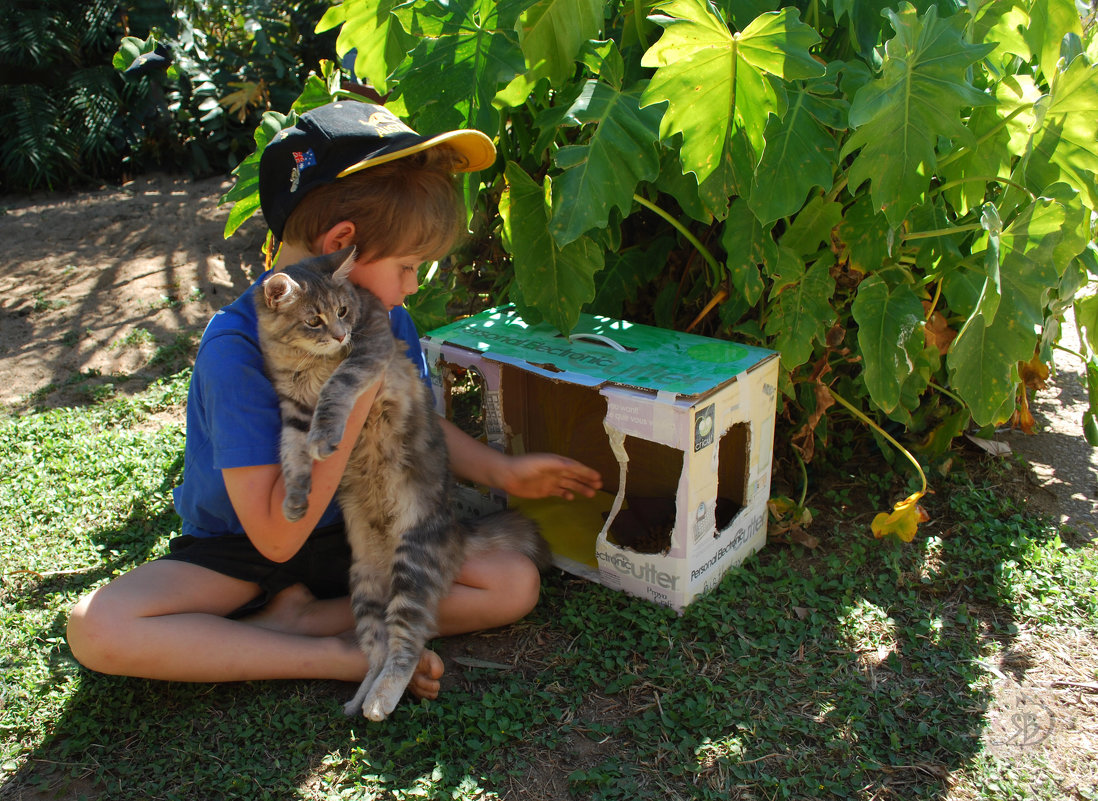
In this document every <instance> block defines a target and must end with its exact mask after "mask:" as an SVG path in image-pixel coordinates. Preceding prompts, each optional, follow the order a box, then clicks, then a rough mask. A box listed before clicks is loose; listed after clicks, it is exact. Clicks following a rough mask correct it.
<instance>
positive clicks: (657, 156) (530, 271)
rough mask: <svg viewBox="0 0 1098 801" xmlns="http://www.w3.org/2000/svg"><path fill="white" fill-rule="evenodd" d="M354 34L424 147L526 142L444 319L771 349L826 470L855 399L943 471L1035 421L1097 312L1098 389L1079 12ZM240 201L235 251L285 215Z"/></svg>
mask: <svg viewBox="0 0 1098 801" xmlns="http://www.w3.org/2000/svg"><path fill="white" fill-rule="evenodd" d="M1084 22H1085V23H1086V29H1085V30H1084ZM337 27H338V29H339V38H338V41H337V51H338V53H339V54H340V55H341V56H343V55H345V54H346V53H348V52H350V51H351V50H357V54H358V56H357V61H356V62H355V68H356V71H357V72H358V73H359V74H360V75H361V76H364V77H365V78H367V79H368V80H369V81H370V82H371V83H372V84H373V85H374V86H375V87H376V88H377V89H378V91H380V92H382V93H387V104H388V105H389V107H390V108H392V109H394V110H395V111H397V112H398V113H400V114H402V115H403V116H405V117H406V118H407V119H408V121H409V122H410V124H411V125H412V126H413V127H414V128H416V129H417V130H419V131H421V132H425V133H433V132H437V131H441V130H443V129H447V128H456V127H475V128H479V129H481V130H483V131H485V132H487V133H488V134H490V135H491V136H493V137H495V138H496V141H497V143H498V146H499V152H500V158H499V160H498V162H497V164H496V166H495V168H494V169H491V170H487V171H485V172H482V173H479V174H477V175H474V176H470V177H468V178H466V179H465V180H466V183H465V193H466V196H467V200H468V201H469V207H470V209H471V221H470V223H471V228H472V231H473V233H474V235H473V236H472V237H471V238H470V240H469V243H468V246H467V247H466V248H465V250H464V251H463V252H461V253H459V254H457V256H456V257H455V260H454V270H453V272H452V273H451V274H450V286H448V287H447V286H443V289H442V291H441V292H438V291H436V292H435V293H429V294H427V295H426V296H425V297H423V298H421V299H420V308H419V309H418V314H419V317H420V320H421V321H425V320H426V321H428V322H429V321H430V320H431V315H432V313H438V314H439V315H440V316H441V312H442V310H443V306H442V305H441V304H440V303H439V297H440V295H444V294H446V293H447V292H448V291H450V290H451V289H453V288H456V287H461V286H468V285H469V283H470V281H469V277H470V276H473V277H474V278H476V277H480V278H482V279H483V280H482V281H481V282H480V283H479V284H477V283H476V282H475V281H474V282H473V284H474V285H475V286H479V288H480V289H481V290H482V293H483V294H482V295H481V296H480V298H479V299H480V300H482V301H485V302H490V303H496V302H503V301H508V300H509V301H511V302H514V303H515V304H516V305H517V306H518V308H519V310H520V311H521V312H522V314H523V316H524V317H525V318H526V319H527V320H530V321H537V320H541V319H544V320H548V321H549V322H551V323H552V324H553V325H555V326H556V327H558V328H559V329H560V330H562V331H564V332H567V331H568V330H569V329H570V328H571V327H572V326H573V325H574V324H575V322H576V320H577V316H578V315H579V313H580V312H581V311H587V312H596V313H601V314H606V315H610V316H615V317H619V316H620V317H625V318H628V319H632V320H637V321H642V322H652V323H655V324H657V325H661V326H665V327H673V328H678V329H692V330H696V331H698V332H700V333H705V334H709V335H715V336H722V337H732V338H736V339H739V340H743V341H749V342H753V343H757V344H761V345H764V346H767V347H771V348H773V349H775V350H778V351H780V352H781V365H782V371H781V389H782V395H783V410H782V411H783V414H784V415H785V417H786V421H787V423H788V424H789V425H790V426H791V430H792V431H793V435H792V444H793V446H794V447H795V448H797V450H798V453H799V455H800V456H802V457H803V458H804V459H805V460H806V461H808V460H811V459H812V458H813V456H814V455H816V452H817V447H816V446H817V443H820V442H826V441H827V439H828V434H829V431H830V430H832V429H833V428H834V425H835V423H833V422H832V420H833V419H834V418H835V414H834V412H830V411H829V409H830V407H831V406H832V404H834V403H835V402H836V399H839V400H846V399H849V403H850V404H852V405H854V406H855V407H860V408H861V409H864V410H866V411H868V412H870V413H871V414H872V415H873V416H874V417H875V419H876V420H878V421H881V422H882V423H884V424H885V426H886V427H892V428H893V429H895V430H905V431H906V432H908V433H909V434H911V435H913V438H915V439H919V440H921V444H922V446H923V447H924V448H925V449H927V450H928V451H930V452H931V453H932V454H933V453H935V452H941V451H942V450H943V449H944V448H945V447H946V446H947V445H948V443H949V442H950V441H951V439H952V438H953V437H954V436H956V435H957V434H958V433H960V432H961V431H962V430H964V429H965V427H966V426H968V425H969V424H970V423H975V425H976V426H990V425H997V424H1001V423H1005V422H1007V421H1011V420H1012V421H1013V422H1014V423H1015V424H1018V425H1021V426H1022V427H1023V428H1025V427H1030V426H1032V417H1031V416H1030V415H1029V412H1028V406H1027V404H1026V395H1025V387H1026V384H1027V383H1029V384H1030V385H1031V386H1032V385H1034V384H1035V383H1036V382H1038V381H1040V380H1041V379H1042V378H1043V377H1044V376H1047V368H1045V367H1044V365H1047V364H1048V363H1049V362H1050V360H1051V349H1052V348H1053V347H1054V346H1055V343H1056V341H1057V340H1058V338H1059V331H1060V325H1061V323H1062V321H1063V319H1064V312H1065V310H1066V309H1067V308H1068V307H1069V306H1071V305H1072V304H1074V306H1075V317H1076V320H1077V321H1078V323H1079V325H1080V328H1081V329H1082V334H1083V337H1082V339H1083V342H1084V348H1085V349H1086V350H1087V353H1086V354H1084V355H1085V356H1087V357H1088V358H1089V359H1090V362H1091V364H1092V368H1093V369H1092V375H1096V376H1098V361H1096V357H1095V355H1094V353H1095V351H1096V350H1098V348H1096V347H1095V346H1096V345H1098V340H1096V335H1095V333H1094V331H1095V329H1096V328H1098V326H1096V325H1095V322H1096V321H1098V316H1096V315H1098V304H1096V303H1095V301H1094V300H1093V293H1092V291H1091V289H1090V284H1091V282H1092V281H1093V278H1094V276H1095V275H1098V260H1096V258H1095V253H1096V251H1095V245H1094V229H1093V225H1094V223H1093V218H1092V215H1093V212H1094V210H1095V209H1096V208H1098V188H1096V185H1095V180H1094V174H1095V171H1096V169H1098V143H1096V140H1095V131H1096V128H1098V67H1096V66H1095V63H1094V62H1095V59H1096V57H1098V46H1096V45H1095V41H1094V37H1093V30H1094V21H1093V17H1089V18H1087V19H1086V20H1085V21H1083V20H1081V19H1080V16H1079V13H1078V11H1077V10H1076V8H1075V6H1074V4H1073V3H1072V2H1071V0H1032V1H1030V0H989V1H988V2H984V3H977V4H973V5H970V6H968V7H962V6H959V5H957V4H954V3H952V2H948V1H946V0H943V2H939V3H927V2H921V3H919V4H918V5H912V4H910V3H908V2H900V3H896V4H889V3H886V2H867V3H851V2H847V0H832V1H831V2H809V3H800V4H796V5H790V6H785V7H782V8H780V9H779V8H777V7H776V3H774V2H770V1H768V0H757V1H755V2H708V1H707V0H668V1H667V2H658V3H651V2H602V1H601V0H535V1H533V2H531V0H514V1H512V2H501V3H496V2H486V1H485V0H455V1H454V2H448V3H438V2H394V1H393V0H347V2H344V3H342V4H339V5H334V6H332V8H331V9H330V10H329V11H328V12H327V14H326V15H325V16H324V18H323V20H322V21H321V23H320V26H319V28H318V29H319V30H329V29H335V28H337ZM339 77H340V76H339V74H338V73H337V72H336V71H335V70H333V69H331V68H328V69H327V70H326V71H323V72H322V73H321V74H320V75H318V76H313V77H312V78H311V79H310V81H309V82H308V83H307V86H306V88H305V90H304V91H303V93H302V95H301V97H300V98H299V99H298V101H297V102H296V103H295V105H294V107H293V110H292V111H291V113H290V114H289V115H282V114H277V113H271V114H268V115H267V116H266V117H265V119H264V122H263V124H262V125H261V126H260V128H259V129H257V131H256V143H257V145H258V148H257V150H261V149H262V147H263V145H264V144H265V142H266V141H267V140H269V138H270V136H272V135H273V134H274V133H275V132H277V131H278V130H279V129H280V128H281V127H283V126H285V125H288V124H291V123H292V121H293V120H294V119H296V114H297V113H300V112H301V111H303V110H305V109H307V108H310V107H312V106H315V105H317V104H320V103H323V102H327V101H328V100H330V99H331V98H332V97H337V96H341V95H344V94H345V92H344V91H343V89H342V88H341V86H340V80H339ZM237 176H238V181H237V185H236V187H235V188H234V189H233V191H232V192H230V193H229V195H227V197H226V199H227V200H231V201H236V203H237V205H236V206H235V207H234V209H233V217H232V219H231V220H230V224H229V228H228V232H231V230H232V229H233V226H235V225H237V224H239V222H240V221H242V220H243V219H245V218H246V217H247V216H248V215H250V214H251V213H253V212H254V210H255V208H256V205H257V201H258V199H257V197H256V196H255V192H256V180H255V179H256V176H255V163H254V159H253V161H252V162H250V163H249V162H247V161H246V162H245V163H244V164H242V165H241V167H240V168H238V171H237ZM443 284H445V282H443ZM1093 383H1094V382H1092V384H1093ZM842 405H843V406H844V407H845V406H847V404H842ZM838 408H839V407H836V409H838ZM1092 412H1093V408H1092ZM839 419H840V420H843V419H849V418H848V417H846V416H845V414H844V417H842V418H839ZM1091 423H1093V421H1091ZM1095 441H1096V442H1098V438H1096V439H1095Z"/></svg>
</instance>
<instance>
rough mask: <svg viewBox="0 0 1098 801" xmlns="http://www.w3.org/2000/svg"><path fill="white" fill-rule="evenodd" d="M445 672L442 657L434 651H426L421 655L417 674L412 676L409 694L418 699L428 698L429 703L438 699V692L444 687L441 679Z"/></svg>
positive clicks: (409, 683)
mask: <svg viewBox="0 0 1098 801" xmlns="http://www.w3.org/2000/svg"><path fill="white" fill-rule="evenodd" d="M444 670H445V666H444V665H443V664H442V657H441V656H439V655H438V654H436V653H435V652H434V651H428V650H426V649H424V651H423V653H422V654H420V657H419V664H418V665H417V666H416V672H415V673H414V674H412V680H411V681H410V682H408V692H410V693H411V694H412V695H414V696H415V697H416V698H426V699H427V700H429V701H431V700H434V699H435V698H438V691H439V690H440V689H441V687H442V683H441V682H440V681H439V679H441V678H442V673H443V671H444Z"/></svg>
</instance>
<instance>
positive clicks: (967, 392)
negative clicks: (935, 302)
mask: <svg viewBox="0 0 1098 801" xmlns="http://www.w3.org/2000/svg"><path fill="white" fill-rule="evenodd" d="M1064 219H1065V211H1064V207H1063V206H1062V205H1061V204H1059V203H1056V202H1054V201H1050V200H1048V199H1046V198H1042V199H1040V200H1038V201H1037V202H1036V203H1033V204H1032V205H1030V206H1029V207H1028V208H1026V209H1025V210H1024V211H1023V212H1022V214H1020V215H1019V216H1018V218H1017V219H1015V220H1014V222H1012V223H1011V224H1010V225H1009V226H1008V227H1007V228H1006V229H1005V230H1004V231H1003V232H1002V234H1001V235H1000V237H999V245H1000V253H1001V263H1000V265H999V280H1000V282H1001V287H1002V289H1001V294H1000V298H999V303H998V309H997V311H996V313H995V319H994V320H993V321H991V322H990V323H989V322H988V320H987V319H986V318H985V317H984V315H983V314H982V313H981V311H980V307H979V306H977V308H976V311H975V312H974V313H973V314H972V316H971V317H969V319H968V320H967V321H966V323H965V325H964V327H963V328H962V329H961V332H960V333H959V334H958V335H957V339H956V340H954V342H953V346H952V347H951V349H950V353H949V356H948V361H947V363H948V367H949V374H950V383H951V384H952V386H953V388H954V389H955V390H956V391H957V394H958V395H960V396H961V398H962V399H963V400H964V401H965V402H966V403H967V404H968V405H969V408H970V409H971V410H972V419H973V420H975V421H976V423H977V424H979V425H988V424H991V423H997V422H1002V419H1001V416H1002V415H1004V414H1006V415H1009V414H1010V411H1011V410H1012V409H1013V405H1012V400H1011V399H1012V398H1013V393H1014V389H1015V386H1016V381H1017V368H1016V363H1017V362H1019V361H1028V360H1029V359H1030V358H1031V357H1032V356H1033V351H1034V348H1035V347H1036V346H1037V344H1038V342H1039V339H1040V337H1039V335H1038V330H1039V329H1040V327H1041V326H1042V325H1043V324H1044V316H1045V315H1044V312H1045V305H1046V303H1047V301H1048V293H1049V290H1050V288H1052V287H1054V286H1056V280H1057V269H1056V266H1055V265H1054V264H1053V258H1052V254H1053V252H1054V251H1055V249H1056V245H1057V244H1058V242H1059V241H1060V239H1061V237H1062V233H1061V228H1062V227H1063V223H1064Z"/></svg>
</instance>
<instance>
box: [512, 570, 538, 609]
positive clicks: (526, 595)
mask: <svg viewBox="0 0 1098 801" xmlns="http://www.w3.org/2000/svg"><path fill="white" fill-rule="evenodd" d="M517 556H518V558H517V559H516V560H515V561H516V565H515V567H514V569H513V570H512V571H511V572H510V579H511V587H510V590H511V592H510V596H511V599H512V601H513V604H514V611H515V620H518V619H519V618H523V617H525V616H526V615H528V614H530V612H532V611H533V610H534V607H535V606H537V604H538V599H539V598H540V597H541V572H540V571H539V570H538V568H537V565H535V564H534V563H533V562H532V561H531V560H530V559H528V558H527V557H525V556H522V555H517Z"/></svg>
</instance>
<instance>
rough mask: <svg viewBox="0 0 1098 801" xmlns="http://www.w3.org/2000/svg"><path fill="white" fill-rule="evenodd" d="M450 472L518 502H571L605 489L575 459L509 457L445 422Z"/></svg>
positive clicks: (535, 455) (533, 455) (541, 455)
mask: <svg viewBox="0 0 1098 801" xmlns="http://www.w3.org/2000/svg"><path fill="white" fill-rule="evenodd" d="M441 422H442V430H443V433H444V434H445V435H446V448H447V450H448V451H449V453H450V469H451V470H452V471H453V472H454V475H456V476H458V477H459V478H464V479H466V480H468V481H473V482H476V483H478V484H484V485H486V486H489V487H495V488H496V489H501V490H503V491H504V492H506V493H507V494H509V495H514V496H516V497H518V498H547V497H550V496H557V497H560V498H566V499H568V500H571V499H572V498H573V497H575V496H576V495H584V496H586V497H588V498H590V497H591V496H592V495H594V494H595V490H597V489H599V488H600V487H601V486H602V477H601V476H600V475H599V474H598V472H597V471H596V470H592V469H591V468H590V467H587V466H586V465H584V464H581V463H580V462H577V461H576V460H575V459H569V458H568V457H566V456H559V455H557V454H555V453H529V454H526V455H524V456H508V455H506V454H503V453H500V452H499V451H497V450H496V449H495V448H492V447H489V446H488V445H485V444H484V443H483V442H481V441H480V440H477V439H473V438H472V437H471V436H469V435H468V434H466V433H465V432H464V431H462V430H461V429H460V428H458V427H457V426H455V425H454V424H453V423H451V422H450V421H449V420H446V419H443V420H442V421H441Z"/></svg>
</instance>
